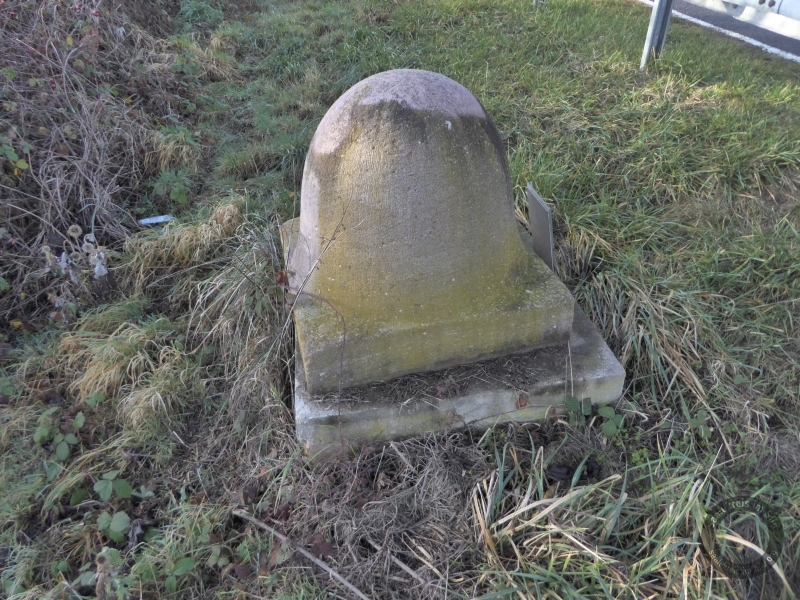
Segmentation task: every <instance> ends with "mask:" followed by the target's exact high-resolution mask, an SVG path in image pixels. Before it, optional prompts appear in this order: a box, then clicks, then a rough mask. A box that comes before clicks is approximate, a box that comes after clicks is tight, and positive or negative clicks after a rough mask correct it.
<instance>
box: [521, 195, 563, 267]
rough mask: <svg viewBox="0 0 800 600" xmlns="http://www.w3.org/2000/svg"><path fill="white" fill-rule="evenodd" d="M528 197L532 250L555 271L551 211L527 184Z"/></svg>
mask: <svg viewBox="0 0 800 600" xmlns="http://www.w3.org/2000/svg"><path fill="white" fill-rule="evenodd" d="M525 192H526V193H525V195H526V197H527V199H528V220H529V221H530V226H531V233H532V234H533V250H534V252H536V254H537V255H538V256H539V258H541V259H542V260H543V261H544V264H546V265H547V266H548V267H550V270H551V271H553V273H555V271H556V261H555V253H554V251H553V211H552V209H551V208H550V207H549V206H548V205H547V202H545V201H544V199H543V198H542V197H541V196H540V195H539V194H538V193H537V192H536V190H535V189H533V185H531V184H530V183H529V184H528V187H527V189H526V190H525Z"/></svg>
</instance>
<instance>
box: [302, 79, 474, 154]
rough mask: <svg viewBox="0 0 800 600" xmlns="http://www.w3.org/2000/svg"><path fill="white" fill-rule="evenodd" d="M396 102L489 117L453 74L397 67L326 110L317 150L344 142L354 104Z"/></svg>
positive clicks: (314, 143)
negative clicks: (451, 76) (453, 78)
mask: <svg viewBox="0 0 800 600" xmlns="http://www.w3.org/2000/svg"><path fill="white" fill-rule="evenodd" d="M384 102H396V103H397V104H399V105H400V106H402V107H405V108H406V109H409V110H421V111H426V112H435V113H440V114H441V115H442V116H446V117H451V118H459V117H463V116H470V117H478V118H480V119H486V118H487V115H486V111H485V110H484V108H483V106H481V103H480V102H479V101H478V99H477V98H475V96H473V95H472V93H471V92H470V91H469V90H468V89H467V88H465V87H464V86H463V85H461V84H460V83H458V82H456V81H453V80H452V79H450V78H449V77H445V76H444V75H440V74H439V73H432V72H431V71H422V70H420V69H395V70H393V71H384V72H383V73H378V74H376V75H372V76H371V77H367V78H366V79H364V80H362V81H360V82H358V83H357V84H356V85H354V86H353V87H351V88H350V89H349V90H347V91H346V92H345V93H344V94H342V95H341V96H340V97H339V99H338V100H337V101H336V102H334V104H333V106H331V107H330V108H329V109H328V112H327V113H325V117H324V118H323V119H322V121H321V122H320V124H319V127H318V129H317V131H318V132H319V133H320V135H315V136H314V139H313V140H312V142H311V151H313V152H323V153H326V152H335V151H336V150H337V149H338V147H339V145H340V144H341V143H342V141H344V139H345V137H346V135H347V133H348V131H349V130H350V127H351V123H350V119H351V109H352V107H353V106H354V105H360V106H370V105H377V104H381V103H384Z"/></svg>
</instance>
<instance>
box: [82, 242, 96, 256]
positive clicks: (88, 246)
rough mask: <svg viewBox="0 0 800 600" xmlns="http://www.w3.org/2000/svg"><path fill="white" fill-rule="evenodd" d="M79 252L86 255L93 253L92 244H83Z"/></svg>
mask: <svg viewBox="0 0 800 600" xmlns="http://www.w3.org/2000/svg"><path fill="white" fill-rule="evenodd" d="M81 250H83V251H84V252H85V253H86V254H89V253H91V252H94V244H90V243H89V242H84V243H83V247H82V248H81Z"/></svg>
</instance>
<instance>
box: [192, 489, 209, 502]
mask: <svg viewBox="0 0 800 600" xmlns="http://www.w3.org/2000/svg"><path fill="white" fill-rule="evenodd" d="M206 501H208V494H207V493H206V492H205V490H201V491H199V492H197V493H196V494H195V495H194V496H192V497H191V498H190V499H189V504H203V502H206Z"/></svg>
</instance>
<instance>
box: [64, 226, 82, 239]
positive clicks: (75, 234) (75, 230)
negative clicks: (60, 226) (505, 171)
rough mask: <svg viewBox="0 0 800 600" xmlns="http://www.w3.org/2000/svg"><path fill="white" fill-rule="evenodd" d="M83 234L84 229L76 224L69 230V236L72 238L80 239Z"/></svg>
mask: <svg viewBox="0 0 800 600" xmlns="http://www.w3.org/2000/svg"><path fill="white" fill-rule="evenodd" d="M82 233H83V229H81V226H80V225H76V224H74V223H73V224H72V225H70V226H69V229H67V235H68V236H69V237H71V238H75V239H78V238H79V237H80V236H81V234H82Z"/></svg>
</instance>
